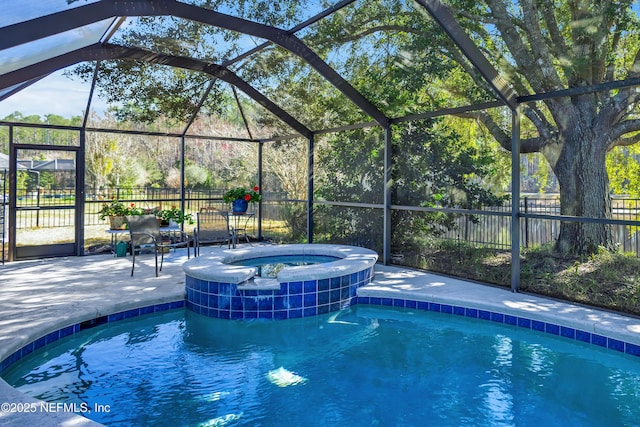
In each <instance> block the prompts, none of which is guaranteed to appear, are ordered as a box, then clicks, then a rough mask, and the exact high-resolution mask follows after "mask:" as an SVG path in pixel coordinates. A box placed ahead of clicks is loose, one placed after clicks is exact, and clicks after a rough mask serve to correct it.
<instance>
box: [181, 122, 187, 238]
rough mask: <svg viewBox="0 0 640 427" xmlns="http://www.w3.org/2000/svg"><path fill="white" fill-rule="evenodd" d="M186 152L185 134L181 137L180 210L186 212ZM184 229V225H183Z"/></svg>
mask: <svg viewBox="0 0 640 427" xmlns="http://www.w3.org/2000/svg"><path fill="white" fill-rule="evenodd" d="M184 152H185V138H184V134H182V135H181V136H180V210H181V211H182V212H185V209H186V206H185V203H184V199H185V194H184ZM182 227H183V228H184V223H182Z"/></svg>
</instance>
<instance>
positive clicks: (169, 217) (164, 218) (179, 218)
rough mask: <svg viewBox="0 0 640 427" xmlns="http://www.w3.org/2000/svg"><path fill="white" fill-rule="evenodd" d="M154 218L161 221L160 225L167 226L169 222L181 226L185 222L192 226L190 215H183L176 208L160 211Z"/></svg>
mask: <svg viewBox="0 0 640 427" xmlns="http://www.w3.org/2000/svg"><path fill="white" fill-rule="evenodd" d="M156 216H157V217H158V219H159V220H160V221H161V224H162V225H169V223H170V222H171V221H173V222H175V223H177V224H182V223H183V222H185V221H187V222H188V223H189V224H193V216H192V215H191V214H185V213H184V212H183V211H181V210H180V209H178V207H177V206H175V205H174V206H171V209H162V210H160V211H159V212H157V213H156Z"/></svg>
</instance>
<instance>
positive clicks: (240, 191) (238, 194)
mask: <svg viewBox="0 0 640 427" xmlns="http://www.w3.org/2000/svg"><path fill="white" fill-rule="evenodd" d="M259 191H260V187H258V186H257V185H256V186H255V187H253V188H251V189H249V190H247V189H245V188H242V187H237V188H232V189H231V190H229V191H227V192H226V193H224V195H223V196H222V200H224V201H225V203H231V202H233V201H234V200H237V199H244V200H246V201H247V202H251V203H255V202H259V201H260V200H262V195H261V194H260V193H259Z"/></svg>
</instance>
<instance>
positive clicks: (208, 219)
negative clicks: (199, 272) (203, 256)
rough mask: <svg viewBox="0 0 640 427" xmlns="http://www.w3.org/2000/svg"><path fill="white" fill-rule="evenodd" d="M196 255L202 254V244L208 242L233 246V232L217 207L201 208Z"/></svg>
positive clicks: (195, 237)
mask: <svg viewBox="0 0 640 427" xmlns="http://www.w3.org/2000/svg"><path fill="white" fill-rule="evenodd" d="M193 236H194V256H200V245H202V244H207V243H220V244H221V245H223V244H225V243H226V244H227V245H228V246H229V247H231V233H230V230H229V226H228V224H227V221H225V219H224V218H223V217H222V216H220V212H218V211H217V210H216V209H215V208H206V209H201V210H200V212H199V213H198V216H197V219H196V228H195V229H194V231H193Z"/></svg>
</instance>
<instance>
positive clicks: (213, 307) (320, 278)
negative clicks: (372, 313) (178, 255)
mask: <svg viewBox="0 0 640 427" xmlns="http://www.w3.org/2000/svg"><path fill="white" fill-rule="evenodd" d="M290 255H307V256H314V255H315V256H330V257H335V258H336V259H337V260H336V261H331V262H326V263H322V264H312V265H301V266H292V267H285V268H283V269H282V270H281V271H280V272H279V273H278V275H277V278H264V277H257V276H256V271H257V268H256V267H246V266H241V265H231V263H233V262H237V261H241V260H247V259H254V258H262V257H273V256H290ZM377 259H378V255H377V254H376V253H375V252H374V251H371V250H369V249H365V248H360V247H356V246H344V245H324V244H299V245H274V246H256V247H251V248H246V249H239V250H238V249H236V250H226V251H221V252H219V253H217V254H214V255H209V256H203V257H198V258H194V259H192V260H190V261H187V262H186V263H185V265H184V267H183V269H184V271H185V274H186V306H187V308H188V309H190V310H192V311H194V312H196V313H199V314H202V315H205V316H209V317H216V318H220V319H238V320H239V319H274V320H283V319H293V318H300V317H308V316H317V315H319V314H324V313H329V312H333V311H337V310H341V309H343V308H345V307H348V306H350V305H352V304H353V303H354V302H355V298H356V290H357V288H358V287H361V286H364V285H366V284H368V283H370V282H371V280H372V278H373V267H374V265H375V263H376V261H377Z"/></svg>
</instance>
